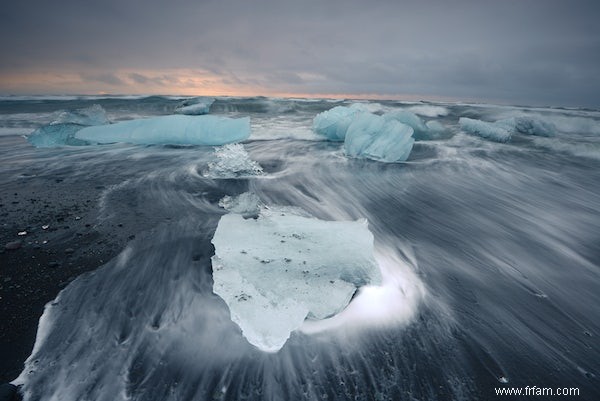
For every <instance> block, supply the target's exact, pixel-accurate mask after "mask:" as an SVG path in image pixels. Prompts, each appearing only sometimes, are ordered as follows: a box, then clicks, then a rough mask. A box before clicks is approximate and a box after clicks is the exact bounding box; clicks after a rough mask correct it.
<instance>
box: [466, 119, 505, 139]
mask: <svg viewBox="0 0 600 401" xmlns="http://www.w3.org/2000/svg"><path fill="white" fill-rule="evenodd" d="M458 123H459V124H460V127H461V128H462V129H463V130H464V131H465V132H467V133H469V134H473V135H477V136H480V137H482V138H486V139H491V140H492V141H496V142H508V141H509V140H510V137H511V130H510V127H507V126H506V125H503V124H496V123H490V122H485V121H481V120H475V119H472V118H467V117H461V118H460V119H459V120H458Z"/></svg>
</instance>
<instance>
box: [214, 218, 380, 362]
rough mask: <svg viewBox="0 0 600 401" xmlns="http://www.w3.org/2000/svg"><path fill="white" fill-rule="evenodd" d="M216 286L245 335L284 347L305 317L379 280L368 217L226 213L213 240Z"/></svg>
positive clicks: (265, 346)
mask: <svg viewBox="0 0 600 401" xmlns="http://www.w3.org/2000/svg"><path fill="white" fill-rule="evenodd" d="M212 242H213V244H214V246H215V256H213V258H212V265H213V279H214V286H213V291H214V292H215V294H217V295H219V296H220V297H221V298H222V299H223V300H224V301H225V302H226V303H227V305H228V306H229V310H230V312H231V319H232V320H233V321H234V322H235V323H236V324H237V325H238V326H239V327H240V328H241V329H242V333H243V335H244V336H245V337H246V339H247V340H248V341H249V342H250V343H251V344H253V345H255V346H256V347H258V348H259V349H261V350H264V351H271V352H273V351H277V350H279V349H280V348H281V347H283V345H284V344H285V342H286V341H287V339H288V338H289V336H290V334H291V332H292V331H294V330H296V329H298V328H299V327H300V326H301V325H302V324H303V322H304V320H305V319H307V318H309V319H323V318H327V317H329V316H332V315H335V314H337V313H338V312H340V311H341V310H343V309H344V308H345V307H346V305H347V304H348V303H349V302H350V300H351V299H352V296H353V295H354V293H355V291H356V289H357V288H358V287H360V286H363V285H366V284H379V283H380V282H381V273H380V271H379V268H378V266H377V264H376V262H375V259H374V256H373V235H372V234H371V232H370V231H369V229H368V227H367V222H366V220H358V221H324V220H319V219H316V218H311V217H305V216H301V215H298V214H295V213H293V211H292V210H291V209H281V210H277V211H269V210H267V209H263V210H262V211H261V213H260V215H259V216H258V217H257V218H256V219H253V218H249V219H244V217H243V216H241V215H239V214H227V215H224V216H223V217H221V220H220V221H219V224H218V226H217V230H216V232H215V235H214V238H213V240H212Z"/></svg>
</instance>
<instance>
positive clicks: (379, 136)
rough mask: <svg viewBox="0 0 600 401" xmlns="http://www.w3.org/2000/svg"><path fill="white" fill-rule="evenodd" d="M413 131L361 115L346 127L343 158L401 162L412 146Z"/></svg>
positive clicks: (406, 127)
mask: <svg viewBox="0 0 600 401" xmlns="http://www.w3.org/2000/svg"><path fill="white" fill-rule="evenodd" d="M412 135H413V129H412V127H410V126H408V125H406V124H402V123H400V122H398V121H396V120H394V119H388V118H385V117H382V116H377V115H375V114H369V113H363V114H361V115H360V116H357V117H356V118H355V119H354V121H353V122H352V124H350V126H349V127H348V132H347V133H346V140H345V141H344V150H345V152H346V155H348V156H350V157H356V158H367V159H373V160H377V161H381V162H386V163H394V162H400V161H404V160H406V159H407V158H408V156H409V154H410V151H411V150H412V147H413V144H414V142H415V140H414V138H413V137H412Z"/></svg>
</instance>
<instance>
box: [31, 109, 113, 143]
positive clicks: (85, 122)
mask: <svg viewBox="0 0 600 401" xmlns="http://www.w3.org/2000/svg"><path fill="white" fill-rule="evenodd" d="M109 123H110V121H108V118H107V117H106V111H104V109H103V108H102V106H100V105H98V104H95V105H93V106H90V107H88V108H85V109H79V110H71V111H61V112H60V113H59V114H58V116H57V117H56V119H55V120H54V121H52V122H51V123H50V124H48V125H45V126H43V127H40V128H38V129H36V130H35V131H33V132H32V133H31V134H29V136H28V137H27V140H28V141H29V142H30V143H31V144H32V145H33V146H35V147H38V148H52V147H57V146H64V145H68V146H82V145H89V143H88V142H87V141H84V140H81V139H77V138H75V133H76V132H77V131H79V130H81V129H83V128H85V127H86V126H92V125H102V124H109Z"/></svg>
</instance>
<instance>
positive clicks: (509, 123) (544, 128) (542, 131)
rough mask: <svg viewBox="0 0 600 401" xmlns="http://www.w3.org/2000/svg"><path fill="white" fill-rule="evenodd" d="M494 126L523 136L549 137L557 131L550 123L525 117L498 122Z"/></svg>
mask: <svg viewBox="0 0 600 401" xmlns="http://www.w3.org/2000/svg"><path fill="white" fill-rule="evenodd" d="M495 124H498V125H500V126H503V127H506V128H507V129H509V130H512V131H515V132H518V133H520V134H525V135H536V136H547V137H550V136H553V135H554V133H555V132H556V130H557V128H556V126H555V125H554V124H552V123H551V122H547V121H543V120H539V119H537V118H533V117H525V116H522V117H511V118H507V119H504V120H498V121H496V123H495Z"/></svg>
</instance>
